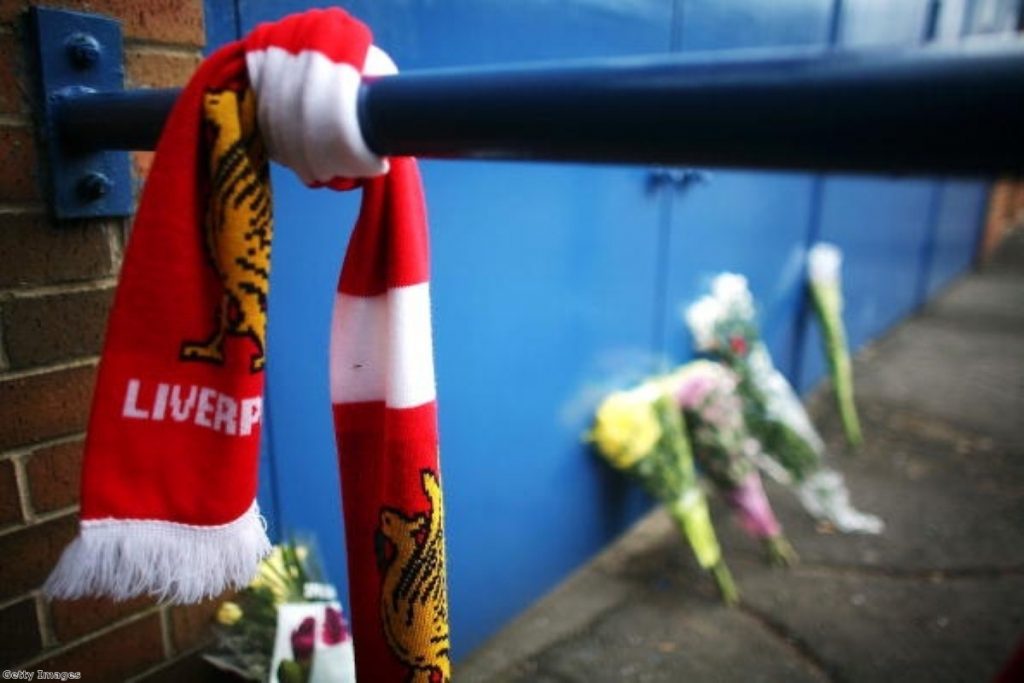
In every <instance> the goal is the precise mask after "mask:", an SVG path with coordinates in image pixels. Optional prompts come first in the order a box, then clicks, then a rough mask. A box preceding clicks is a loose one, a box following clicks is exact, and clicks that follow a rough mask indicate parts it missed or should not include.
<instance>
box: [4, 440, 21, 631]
mask: <svg viewBox="0 0 1024 683" xmlns="http://www.w3.org/2000/svg"><path fill="white" fill-rule="evenodd" d="M21 521H22V514H21V495H20V494H19V493H18V479H17V476H16V475H15V474H14V461H12V460H4V461H3V462H0V526H7V525H9V524H19V523H20V522H21ZM0 642H3V641H0Z"/></svg>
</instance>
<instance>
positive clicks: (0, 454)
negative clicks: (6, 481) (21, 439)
mask: <svg viewBox="0 0 1024 683" xmlns="http://www.w3.org/2000/svg"><path fill="white" fill-rule="evenodd" d="M84 437H85V432H84V431H83V432H75V433H73V434H65V435H63V436H57V437H53V438H51V439H44V440H42V441H34V442H32V443H30V444H27V445H24V446H17V447H15V448H9V449H7V450H6V451H0V461H4V460H12V459H14V458H17V457H18V456H26V455H31V454H32V453H33V452H35V451H38V450H39V449H41V448H50V447H52V446H63V445H64V444H67V443H71V442H73V441H81V440H82V439H83V438H84Z"/></svg>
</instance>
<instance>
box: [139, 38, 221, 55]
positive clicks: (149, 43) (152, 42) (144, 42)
mask: <svg viewBox="0 0 1024 683" xmlns="http://www.w3.org/2000/svg"><path fill="white" fill-rule="evenodd" d="M124 46H125V47H126V48H130V47H162V48H167V49H171V50H190V51H192V52H201V51H202V50H203V48H205V47H206V45H205V44H204V45H195V44H193V43H183V42H180V41H174V40H156V39H154V38H146V37H144V36H131V37H127V36H126V37H125V39H124Z"/></svg>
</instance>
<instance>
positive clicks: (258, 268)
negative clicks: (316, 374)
mask: <svg viewBox="0 0 1024 683" xmlns="http://www.w3.org/2000/svg"><path fill="white" fill-rule="evenodd" d="M203 118H204V120H205V121H206V124H207V127H208V129H209V130H210V131H211V132H212V134H213V137H212V141H211V149H210V203H209V208H208V209H207V214H206V223H205V225H204V232H205V241H206V251H207V255H208V256H209V258H210V262H211V263H212V265H213V267H214V270H216V271H217V275H218V277H219V278H220V281H221V284H222V285H223V286H224V296H223V297H222V299H221V301H220V304H219V305H218V307H217V311H216V322H215V327H214V330H213V333H212V334H211V335H210V336H209V337H208V338H207V339H205V340H203V341H186V342H184V343H183V344H182V345H181V358H182V359H184V360H198V361H206V362H210V363H217V364H223V362H224V337H225V335H228V334H232V335H238V336H245V337H248V338H249V339H251V340H252V341H253V342H254V343H255V345H256V353H255V354H254V355H253V356H252V357H251V358H250V362H249V369H250V370H251V371H252V372H259V371H261V370H262V369H263V365H264V350H265V349H266V333H267V292H268V291H269V284H270V283H269V278H270V242H271V237H272V236H273V213H272V207H271V199H270V177H269V166H268V164H267V155H266V151H265V149H264V147H263V140H262V138H261V137H260V134H259V130H258V129H257V126H256V105H255V102H254V98H253V95H252V93H251V91H249V90H248V89H246V90H244V91H242V92H241V93H238V92H235V91H233V90H223V91H218V92H209V93H206V94H205V95H204V96H203Z"/></svg>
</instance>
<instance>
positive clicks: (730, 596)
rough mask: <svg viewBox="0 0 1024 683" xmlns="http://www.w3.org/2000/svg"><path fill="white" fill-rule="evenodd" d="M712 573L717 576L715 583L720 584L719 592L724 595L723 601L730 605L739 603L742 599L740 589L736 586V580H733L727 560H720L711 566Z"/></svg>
mask: <svg viewBox="0 0 1024 683" xmlns="http://www.w3.org/2000/svg"><path fill="white" fill-rule="evenodd" d="M711 575H712V576H713V577H715V583H716V584H718V592H719V593H720V594H721V595H722V602H724V603H725V604H726V605H729V606H730V607H732V606H733V605H736V604H738V603H739V601H740V591H739V589H738V588H736V582H735V581H733V578H732V572H730V571H729V567H728V566H726V564H725V560H719V561H718V562H717V563H716V564H715V565H714V566H712V567H711Z"/></svg>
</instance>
